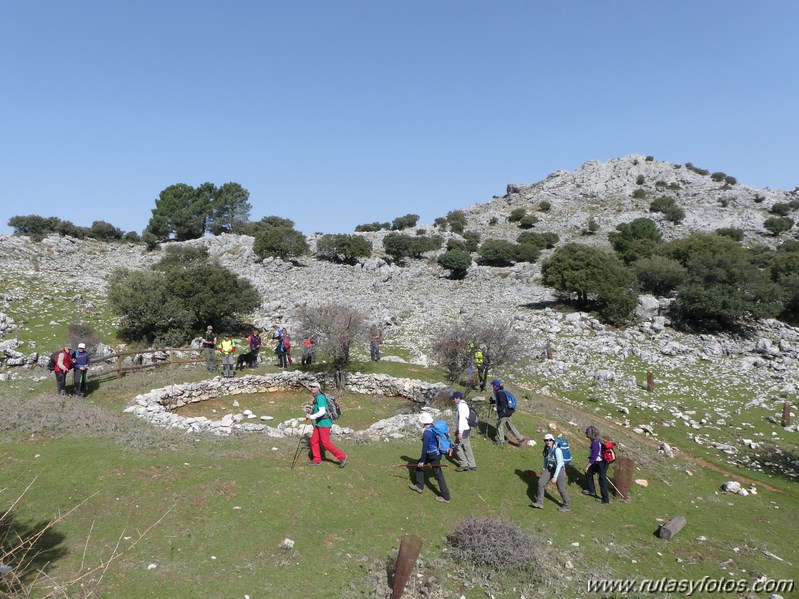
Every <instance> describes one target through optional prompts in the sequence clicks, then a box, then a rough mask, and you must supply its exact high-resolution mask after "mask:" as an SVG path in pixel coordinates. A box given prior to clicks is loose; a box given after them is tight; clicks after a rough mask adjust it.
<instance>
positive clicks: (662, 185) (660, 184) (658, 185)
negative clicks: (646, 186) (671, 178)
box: [655, 179, 667, 187]
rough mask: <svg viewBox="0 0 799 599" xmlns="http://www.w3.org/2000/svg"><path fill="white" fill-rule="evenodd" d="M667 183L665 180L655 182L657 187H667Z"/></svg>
mask: <svg viewBox="0 0 799 599" xmlns="http://www.w3.org/2000/svg"><path fill="white" fill-rule="evenodd" d="M666 185H667V183H666V182H665V181H664V180H663V179H658V180H657V181H655V187H666Z"/></svg>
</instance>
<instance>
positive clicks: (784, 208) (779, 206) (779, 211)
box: [769, 202, 792, 216]
mask: <svg viewBox="0 0 799 599" xmlns="http://www.w3.org/2000/svg"><path fill="white" fill-rule="evenodd" d="M791 210H792V207H791V205H790V204H785V203H783V202H777V203H776V204H774V205H773V206H772V207H771V208H770V209H769V212H771V214H774V215H775V216H788V214H789V213H790V212H791Z"/></svg>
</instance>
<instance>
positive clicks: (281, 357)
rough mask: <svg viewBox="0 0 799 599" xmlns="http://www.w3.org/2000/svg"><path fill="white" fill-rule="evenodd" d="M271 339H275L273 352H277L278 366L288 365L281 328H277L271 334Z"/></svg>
mask: <svg viewBox="0 0 799 599" xmlns="http://www.w3.org/2000/svg"><path fill="white" fill-rule="evenodd" d="M272 339H277V345H276V346H275V353H276V354H277V362H278V364H277V365H278V366H279V367H280V368H286V366H287V365H288V359H287V358H286V344H285V343H284V341H283V329H277V330H276V331H275V332H274V333H273V334H272Z"/></svg>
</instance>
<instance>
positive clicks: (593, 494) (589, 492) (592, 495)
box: [583, 489, 596, 497]
mask: <svg viewBox="0 0 799 599" xmlns="http://www.w3.org/2000/svg"><path fill="white" fill-rule="evenodd" d="M583 495H588V496H589V497H596V493H592V492H591V491H587V490H586V489H583Z"/></svg>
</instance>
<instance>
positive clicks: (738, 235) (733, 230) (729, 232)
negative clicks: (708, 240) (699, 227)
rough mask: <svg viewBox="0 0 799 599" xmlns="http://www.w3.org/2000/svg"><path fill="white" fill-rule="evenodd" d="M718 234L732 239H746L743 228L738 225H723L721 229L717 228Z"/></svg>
mask: <svg viewBox="0 0 799 599" xmlns="http://www.w3.org/2000/svg"><path fill="white" fill-rule="evenodd" d="M716 235H722V236H724V237H729V238H730V239H734V240H735V241H743V239H744V232H743V230H742V229H739V228H737V227H723V228H721V229H716Z"/></svg>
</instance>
